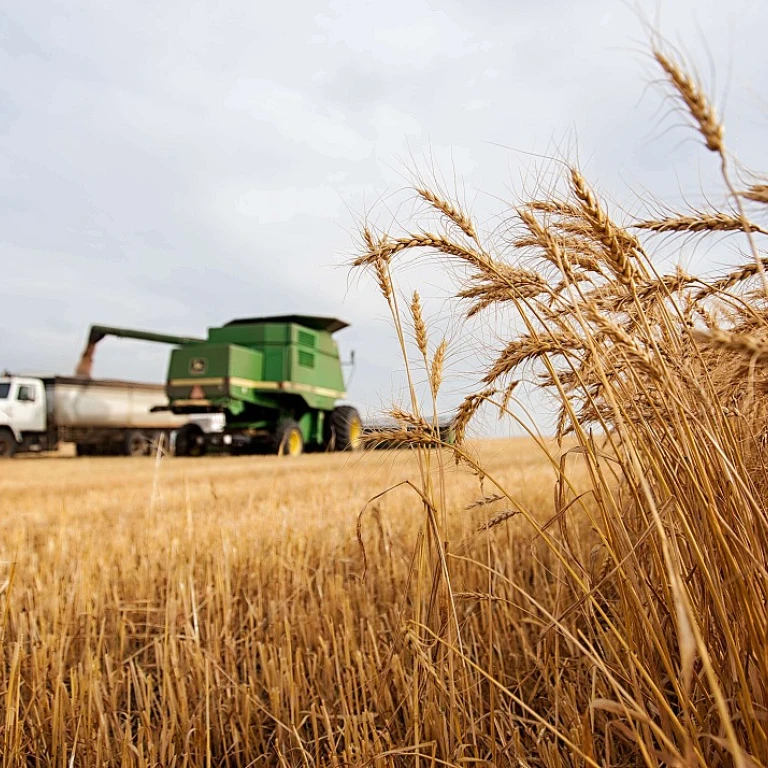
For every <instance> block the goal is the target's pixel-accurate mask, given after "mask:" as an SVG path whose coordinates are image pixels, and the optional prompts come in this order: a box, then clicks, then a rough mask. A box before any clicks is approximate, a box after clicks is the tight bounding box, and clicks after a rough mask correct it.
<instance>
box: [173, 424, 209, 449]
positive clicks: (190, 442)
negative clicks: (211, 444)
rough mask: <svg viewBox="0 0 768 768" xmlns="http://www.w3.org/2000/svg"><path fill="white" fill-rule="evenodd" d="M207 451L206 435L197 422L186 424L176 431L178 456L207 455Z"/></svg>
mask: <svg viewBox="0 0 768 768" xmlns="http://www.w3.org/2000/svg"><path fill="white" fill-rule="evenodd" d="M205 452H206V445H205V435H204V434H203V430H202V429H200V427H198V426H197V424H185V425H184V426H183V427H182V428H181V429H180V430H179V431H178V432H177V433H176V455H177V456H205Z"/></svg>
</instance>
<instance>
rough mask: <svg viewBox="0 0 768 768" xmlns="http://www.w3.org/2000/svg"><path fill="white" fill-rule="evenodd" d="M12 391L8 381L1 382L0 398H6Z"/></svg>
mask: <svg viewBox="0 0 768 768" xmlns="http://www.w3.org/2000/svg"><path fill="white" fill-rule="evenodd" d="M10 391H11V385H10V383H8V382H7V381H4V382H2V383H0V400H5V399H6V398H7V397H8V393H9V392H10Z"/></svg>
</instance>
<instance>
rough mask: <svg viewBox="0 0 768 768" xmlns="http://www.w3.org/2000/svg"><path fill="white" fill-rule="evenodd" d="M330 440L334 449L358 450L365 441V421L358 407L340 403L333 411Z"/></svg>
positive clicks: (330, 420)
mask: <svg viewBox="0 0 768 768" xmlns="http://www.w3.org/2000/svg"><path fill="white" fill-rule="evenodd" d="M329 422H330V433H331V434H330V440H331V444H332V446H333V450H334V451H356V450H357V449H358V448H359V447H360V446H361V444H362V441H363V422H362V420H361V418H360V414H359V413H358V412H357V409H356V408H353V407H352V406H351V405H339V406H338V407H336V408H334V409H333V411H331V417H330V419H329Z"/></svg>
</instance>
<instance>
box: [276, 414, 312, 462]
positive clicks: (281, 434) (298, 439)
mask: <svg viewBox="0 0 768 768" xmlns="http://www.w3.org/2000/svg"><path fill="white" fill-rule="evenodd" d="M272 447H273V450H274V452H275V453H276V454H277V455H278V456H300V455H301V454H302V453H303V452H304V437H303V435H302V434H301V427H299V425H298V424H297V423H296V422H295V421H293V419H286V420H285V421H281V422H280V423H279V424H278V425H277V429H276V430H275V435H274V440H273V443H272Z"/></svg>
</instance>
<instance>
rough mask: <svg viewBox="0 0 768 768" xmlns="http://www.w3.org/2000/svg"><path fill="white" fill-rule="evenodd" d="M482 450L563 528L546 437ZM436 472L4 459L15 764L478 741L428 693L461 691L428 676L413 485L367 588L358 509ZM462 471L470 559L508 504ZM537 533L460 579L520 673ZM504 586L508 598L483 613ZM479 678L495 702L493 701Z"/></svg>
mask: <svg viewBox="0 0 768 768" xmlns="http://www.w3.org/2000/svg"><path fill="white" fill-rule="evenodd" d="M476 448H477V450H478V451H479V453H480V455H482V457H483V460H484V463H485V464H486V466H487V468H488V471H489V472H491V471H492V472H494V473H496V474H498V476H499V478H500V479H501V480H503V481H504V482H505V484H506V485H507V486H508V487H509V488H516V489H518V492H519V494H520V498H521V501H522V502H523V503H525V504H526V505H527V506H528V507H530V509H531V510H534V511H535V513H536V515H537V516H540V517H541V519H542V520H544V519H546V518H547V517H549V516H550V514H551V511H552V504H553V496H552V484H553V481H554V472H553V471H552V469H551V468H550V467H548V466H547V463H546V461H545V460H544V457H543V455H542V454H540V453H539V452H538V451H537V449H536V447H535V445H534V444H533V443H532V441H529V440H525V439H524V440H511V441H489V442H485V443H481V444H478V445H477V446H476ZM417 476H418V467H417V464H416V462H415V460H414V457H413V452H411V451H393V452H389V451H381V452H373V453H367V452H366V453H364V454H343V455H338V454H336V455H314V456H312V455H308V456H303V457H301V458H299V459H298V460H281V459H278V458H273V457H249V458H225V457H222V458H207V459H164V460H162V461H160V462H155V460H152V459H121V458H102V459H74V458H72V459H69V458H61V459H50V458H29V459H17V460H15V461H14V462H13V463H10V462H9V463H6V464H3V466H2V475H0V520H1V521H2V522H1V523H0V529H1V530H2V534H1V535H0V540H1V541H2V553H1V555H0V557H1V558H2V561H3V562H2V568H3V571H2V579H3V581H4V582H5V585H4V588H3V590H4V591H3V596H2V602H0V605H2V608H3V612H4V613H3V625H2V647H3V653H4V657H5V658H4V665H3V668H2V671H0V693H2V697H3V699H2V700H3V702H4V710H5V716H4V727H3V754H4V757H3V761H4V762H3V764H4V765H20V764H25V765H26V764H29V765H66V764H68V763H69V761H71V760H74V762H73V763H72V764H73V765H105V764H110V765H114V764H120V765H147V766H149V765H173V764H177V765H209V764H210V765H232V766H246V765H262V764H264V765H269V764H275V765H277V764H283V765H352V764H362V763H361V762H360V761H364V760H365V759H368V758H371V757H372V756H374V755H376V754H379V753H385V752H387V751H389V750H392V749H405V750H406V751H411V752H412V751H414V749H413V747H414V744H422V745H423V746H422V747H421V748H420V749H419V750H416V751H422V752H424V753H425V754H426V755H429V754H432V753H433V752H435V750H436V749H437V748H438V744H439V742H440V741H442V740H443V739H448V740H449V741H453V740H457V739H459V740H461V739H467V740H468V741H467V744H468V745H469V740H470V739H472V738H473V737H472V736H471V735H470V734H466V733H461V732H458V731H454V726H455V723H452V722H451V718H449V717H447V716H446V707H448V706H449V705H450V697H451V696H452V695H454V694H451V693H450V692H449V691H445V695H446V696H447V697H448V698H445V699H443V698H442V696H440V697H439V698H435V696H434V695H433V694H430V693H429V691H430V690H431V689H432V688H433V686H434V685H437V686H438V689H442V687H443V686H442V684H441V683H440V682H439V681H437V680H430V679H429V677H428V676H427V674H428V673H429V669H430V660H429V659H430V656H431V654H433V653H434V652H435V649H431V650H430V649H428V648H426V647H425V648H423V649H420V648H419V647H418V644H417V643H415V636H413V635H412V634H411V633H412V630H411V629H409V622H410V621H412V620H413V619H414V610H415V609H417V607H418V603H419V601H420V600H421V599H422V598H423V595H422V596H421V597H420V596H419V593H420V592H421V587H419V586H418V584H416V585H414V584H412V585H411V587H410V588H409V586H408V585H407V580H408V573H409V569H410V568H411V559H412V557H413V553H414V550H415V545H416V539H417V536H418V534H419V531H421V530H422V529H423V523H424V513H423V509H422V505H421V502H420V500H419V498H418V496H416V495H415V494H414V493H413V492H412V491H411V490H410V489H409V488H407V487H405V488H400V489H397V490H395V491H393V492H392V493H391V494H390V495H388V496H386V497H384V498H382V499H380V500H378V501H377V502H375V503H374V504H373V505H372V506H371V507H370V508H369V511H368V512H367V513H366V515H365V517H364V518H363V522H362V535H363V539H364V541H365V545H366V550H367V559H368V572H367V575H366V578H365V580H364V581H361V576H362V573H363V558H362V554H361V549H360V546H359V544H358V542H357V539H356V518H357V514H358V512H360V510H362V508H363V506H364V505H365V503H366V501H367V500H368V499H369V498H370V497H372V496H374V495H375V494H376V493H378V492H380V491H381V490H382V489H384V488H386V487H388V486H390V485H392V484H394V483H395V482H400V481H401V480H403V479H406V478H411V479H413V480H414V481H415V480H416V479H417ZM446 477H447V497H448V499H449V500H450V503H449V508H448V511H449V521H450V530H451V531H452V542H451V544H450V545H449V548H450V549H451V550H452V549H455V550H456V551H457V552H458V551H459V547H460V544H461V542H467V541H470V540H472V539H473V536H474V535H476V533H477V529H478V526H480V525H481V524H482V523H483V522H484V521H486V520H488V519H489V518H492V517H494V515H498V514H499V512H500V511H502V510H503V509H504V505H503V504H501V505H500V504H499V503H496V504H490V505H486V506H484V507H476V508H474V509H472V510H469V511H467V510H465V507H466V506H468V505H469V504H471V503H472V502H473V501H475V500H476V499H477V498H478V496H479V488H478V480H477V478H476V477H474V476H473V475H472V474H470V473H468V472H467V471H466V470H461V471H459V470H456V469H454V468H453V467H451V468H450V469H448V470H447V475H446ZM532 538H533V535H532V532H531V531H530V528H529V527H527V526H525V525H520V520H519V519H511V520H507V521H505V522H504V523H503V524H499V525H497V526H496V527H495V528H494V529H493V530H491V531H490V532H488V533H485V534H483V535H480V536H479V537H477V538H475V539H474V541H473V543H471V544H470V545H469V546H466V547H465V548H464V549H463V550H462V554H463V555H467V556H472V557H476V558H478V559H479V560H480V561H481V562H489V563H492V564H493V567H494V568H496V569H497V570H498V573H497V574H495V575H493V576H491V575H489V573H488V572H487V570H485V569H483V568H480V567H477V566H472V567H469V566H467V565H466V564H464V563H463V562H462V561H459V560H457V561H456V563H455V565H452V570H453V571H454V572H455V576H454V578H455V581H454V589H455V590H456V592H457V593H465V595H464V596H463V597H461V596H457V601H458V602H459V603H460V606H461V607H460V610H461V615H462V623H463V624H464V627H463V633H464V638H463V639H464V642H466V643H468V644H470V645H472V646H473V647H475V648H476V649H477V652H478V653H479V654H480V656H482V657H486V658H487V660H488V663H489V664H490V665H491V667H492V668H493V669H494V670H495V673H496V674H498V675H499V676H500V677H501V678H504V677H506V676H507V675H508V674H510V675H517V670H519V669H521V665H523V666H527V665H528V664H529V663H530V658H529V657H530V654H532V653H534V651H533V648H532V647H527V646H528V642H529V640H530V638H531V637H532V635H531V631H532V629H534V627H532V626H531V625H530V623H529V619H526V618H525V613H527V610H523V609H522V608H519V607H517V606H516V605H515V603H518V602H519V600H517V599H516V598H515V593H514V590H510V589H508V587H507V586H506V585H505V579H506V578H508V577H512V576H513V575H514V576H515V577H516V578H519V577H520V575H521V574H522V573H524V572H525V573H526V574H527V580H528V581H529V583H535V582H537V581H538V580H541V587H540V589H542V590H544V591H546V590H547V589H548V588H549V587H548V586H547V584H548V583H549V582H550V579H549V578H548V577H547V576H546V572H545V568H546V566H545V562H544V561H542V562H539V563H536V562H535V561H534V560H533V558H532V555H534V554H535V552H536V551H537V547H535V546H534V547H532V546H531V541H532ZM538 549H540V548H538ZM544 558H545V560H546V559H547V557H546V555H545V556H544ZM6 580H7V581H6ZM489 586H492V587H493V590H494V593H495V595H496V598H497V603H496V604H494V605H493V606H492V605H491V604H490V603H489V602H488V601H487V600H486V601H478V600H477V599H473V595H477V594H479V593H483V592H487V591H488V588H489ZM507 600H512V602H511V603H509V604H507V603H506V601H507ZM492 614H493V615H495V616H496V617H497V619H500V618H501V619H502V620H501V624H500V625H498V626H493V627H492V626H491V624H490V623H489V619H490V618H491V615H492ZM502 617H504V618H502ZM492 647H494V648H496V649H497V653H495V654H492V653H491V648H492ZM480 656H479V657H480ZM479 657H478V658H479ZM491 657H493V658H491ZM423 673H427V674H423ZM474 684H475V685H477V686H479V687H480V688H482V689H484V690H477V691H476V692H474V693H472V694H471V697H472V698H473V699H476V700H477V702H478V703H479V701H480V698H479V697H487V696H488V695H490V694H489V691H488V690H487V685H483V683H482V679H481V678H480V677H479V676H478V677H477V678H476V679H475V681H474ZM464 693H466V692H464ZM495 706H497V707H500V708H501V709H506V708H507V707H508V706H509V703H504V702H501V701H500V702H498V703H497V704H496V705H495ZM457 715H458V712H457ZM414 728H416V729H418V730H416V731H414ZM483 729H484V730H486V727H485V726H483ZM475 738H476V737H475ZM504 738H505V739H508V738H511V734H509V735H507V736H504ZM446 746H447V744H446ZM492 753H493V750H492V751H491V752H490V753H489V758H490V757H491V755H492ZM497 757H498V754H497ZM401 759H406V758H401ZM394 761H395V758H394V757H392V758H390V762H391V764H397V763H396V762H394ZM412 762H413V758H412V757H411V758H408V764H412ZM379 764H382V763H379ZM384 764H386V762H385V763H384ZM426 764H429V763H428V762H427V763H426Z"/></svg>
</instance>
